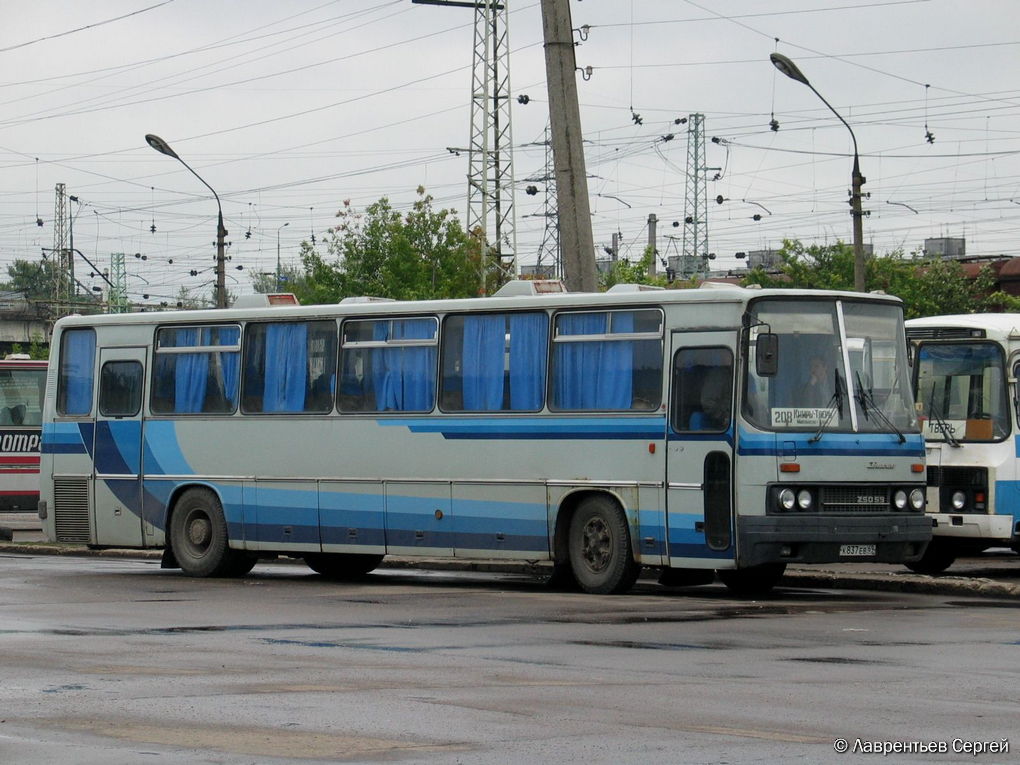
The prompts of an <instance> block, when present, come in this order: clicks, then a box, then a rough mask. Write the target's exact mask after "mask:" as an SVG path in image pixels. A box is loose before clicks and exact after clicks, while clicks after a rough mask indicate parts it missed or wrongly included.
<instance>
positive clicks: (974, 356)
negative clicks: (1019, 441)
mask: <svg viewBox="0 0 1020 765" xmlns="http://www.w3.org/2000/svg"><path fill="white" fill-rule="evenodd" d="M914 367H915V373H916V375H917V385H916V390H917V409H918V413H919V414H920V416H921V417H922V421H923V423H924V436H925V438H928V439H931V440H946V439H949V440H950V441H956V442H958V441H993V440H1000V439H1003V438H1005V437H1006V436H1007V435H1008V434H1009V405H1008V403H1007V396H1006V376H1005V364H1004V362H1003V358H1002V350H1001V348H1000V347H999V346H998V345H997V344H995V343H991V342H984V341H975V342H959V343H938V344H934V343H922V344H921V345H920V346H919V347H918V349H917V360H916V361H915V363H914Z"/></svg>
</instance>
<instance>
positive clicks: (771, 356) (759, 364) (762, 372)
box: [754, 332, 779, 377]
mask: <svg viewBox="0 0 1020 765" xmlns="http://www.w3.org/2000/svg"><path fill="white" fill-rule="evenodd" d="M754 348H755V358H754V371H755V372H756V373H757V375H758V377H773V376H775V374H776V372H778V371H779V335H776V334H773V333H772V332H763V333H762V334H760V335H758V339H757V340H755V342H754Z"/></svg>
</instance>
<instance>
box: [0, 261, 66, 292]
mask: <svg viewBox="0 0 1020 765" xmlns="http://www.w3.org/2000/svg"><path fill="white" fill-rule="evenodd" d="M56 269H57V263H56V261H54V260H50V259H46V258H44V259H42V260H38V261H32V260H15V261H14V262H13V263H12V264H11V265H9V266H7V277H8V278H7V282H6V283H4V284H3V285H2V288H3V289H5V290H9V291H11V292H21V293H23V294H24V295H25V298H26V299H27V300H40V301H42V300H52V299H53V292H54V290H53V287H54V283H55V281H56V280H55V274H56ZM61 278H63V279H64V281H65V282H67V284H70V280H69V279H68V278H67V276H66V275H62V276H61ZM67 292H68V294H73V290H67Z"/></svg>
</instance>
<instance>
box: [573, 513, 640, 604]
mask: <svg viewBox="0 0 1020 765" xmlns="http://www.w3.org/2000/svg"><path fill="white" fill-rule="evenodd" d="M568 538H569V542H568V546H569V550H570V566H571V568H572V569H573V571H574V578H575V579H576V580H577V583H578V584H579V585H580V586H581V589H583V590H584V591H585V592H590V593H593V594H597V595H610V594H612V595H615V594H618V593H622V592H626V591H627V590H629V589H630V588H631V586H633V584H634V582H635V580H636V579H637V577H638V573H639V572H640V570H641V567H640V566H639V565H638V564H637V563H636V562H635V561H634V556H633V554H632V553H631V545H630V530H629V529H628V528H627V519H626V517H625V516H624V514H623V511H621V510H620V507H619V506H618V505H617V504H616V503H615V502H613V501H612V500H611V499H609V498H608V497H589V498H588V499H586V500H584V501H583V502H582V503H581V504H580V506H579V507H578V508H577V511H576V512H575V513H574V517H573V518H571V519H570V532H569V537H568Z"/></svg>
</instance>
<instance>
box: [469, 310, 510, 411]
mask: <svg viewBox="0 0 1020 765" xmlns="http://www.w3.org/2000/svg"><path fill="white" fill-rule="evenodd" d="M505 343H506V317H505V316H504V315H502V314H499V315H495V316H468V317H467V318H465V319H464V351H463V356H462V357H461V363H462V367H461V374H462V377H463V385H464V409H466V410H468V411H472V412H493V411H499V410H500V409H502V408H503V350H504V345H505Z"/></svg>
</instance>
